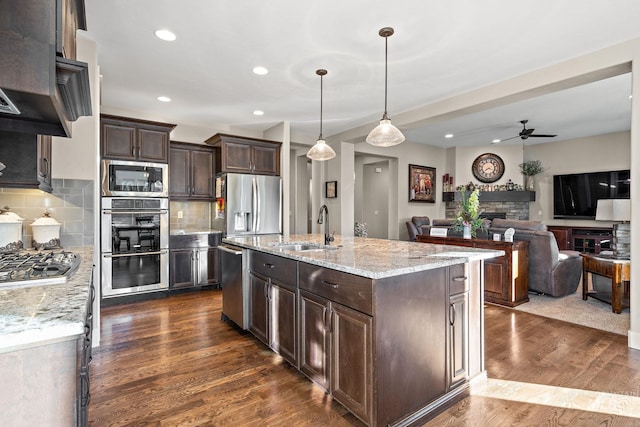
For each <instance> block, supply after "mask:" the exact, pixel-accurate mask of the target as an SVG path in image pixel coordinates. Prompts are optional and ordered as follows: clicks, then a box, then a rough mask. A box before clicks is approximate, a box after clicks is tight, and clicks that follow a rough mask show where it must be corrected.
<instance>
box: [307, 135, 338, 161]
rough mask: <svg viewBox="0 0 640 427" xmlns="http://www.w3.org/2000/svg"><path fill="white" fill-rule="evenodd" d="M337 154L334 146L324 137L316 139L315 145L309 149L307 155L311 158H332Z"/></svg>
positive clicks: (321, 159)
mask: <svg viewBox="0 0 640 427" xmlns="http://www.w3.org/2000/svg"><path fill="white" fill-rule="evenodd" d="M335 156H336V152H335V151H333V148H331V146H329V145H328V144H327V142H326V141H325V140H324V139H319V140H318V141H316V143H315V145H314V146H313V147H311V148H310V149H309V151H307V157H308V158H310V159H311V160H320V161H323V160H330V159H333V158H334V157H335Z"/></svg>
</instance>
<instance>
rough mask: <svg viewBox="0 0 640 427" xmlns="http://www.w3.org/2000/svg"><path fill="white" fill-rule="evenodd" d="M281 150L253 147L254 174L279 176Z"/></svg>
mask: <svg viewBox="0 0 640 427" xmlns="http://www.w3.org/2000/svg"><path fill="white" fill-rule="evenodd" d="M279 157H280V149H279V148H278V147H263V146H261V145H256V146H254V147H253V173H257V174H263V175H279V174H280V171H279V170H278V165H279V164H280V162H279Z"/></svg>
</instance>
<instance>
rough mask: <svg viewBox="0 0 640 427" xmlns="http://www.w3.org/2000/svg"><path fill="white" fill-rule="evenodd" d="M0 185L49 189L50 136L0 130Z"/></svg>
mask: <svg viewBox="0 0 640 427" xmlns="http://www.w3.org/2000/svg"><path fill="white" fill-rule="evenodd" d="M0 162H2V163H4V165H5V166H6V168H5V169H4V170H2V171H1V172H2V175H1V176H0V187H14V188H37V189H40V190H42V191H47V192H49V193H50V192H51V191H52V188H51V136H49V135H32V134H27V133H18V132H0Z"/></svg>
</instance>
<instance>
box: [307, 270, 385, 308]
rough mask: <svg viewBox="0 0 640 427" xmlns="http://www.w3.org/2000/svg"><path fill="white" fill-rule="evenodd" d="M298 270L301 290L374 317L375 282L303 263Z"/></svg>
mask: <svg viewBox="0 0 640 427" xmlns="http://www.w3.org/2000/svg"><path fill="white" fill-rule="evenodd" d="M298 269H299V276H298V278H299V286H300V288H301V289H305V290H307V291H309V292H312V293H314V294H316V295H320V296H322V297H325V298H327V299H329V300H331V301H334V302H337V303H340V304H342V305H345V306H347V307H350V308H353V309H354V310H358V311H361V312H363V313H367V314H369V315H373V281H372V280H371V279H367V278H365V277H360V276H355V275H353V274H348V273H342V272H339V271H335V270H329V269H326V268H322V267H318V266H315V265H311V264H305V263H302V262H301V263H300V265H299V267H298Z"/></svg>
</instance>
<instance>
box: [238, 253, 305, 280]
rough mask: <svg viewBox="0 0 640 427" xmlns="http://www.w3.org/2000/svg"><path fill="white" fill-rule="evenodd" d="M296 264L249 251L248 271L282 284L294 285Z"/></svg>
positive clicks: (277, 257)
mask: <svg viewBox="0 0 640 427" xmlns="http://www.w3.org/2000/svg"><path fill="white" fill-rule="evenodd" d="M297 263H298V262H297V261H295V260H292V259H288V258H282V257H279V256H276V255H271V254H266V253H264V252H258V251H251V263H250V264H249V269H250V270H251V271H252V272H253V273H257V274H260V275H262V276H264V277H270V278H272V279H273V280H277V281H280V282H283V283H289V284H295V283H296V264H297Z"/></svg>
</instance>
